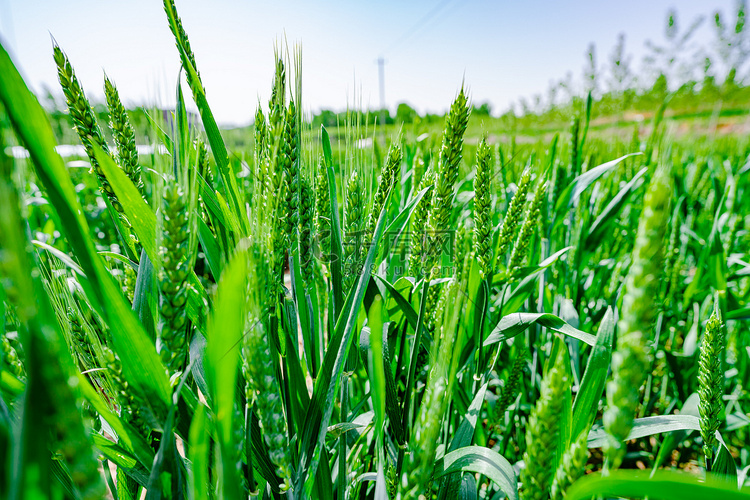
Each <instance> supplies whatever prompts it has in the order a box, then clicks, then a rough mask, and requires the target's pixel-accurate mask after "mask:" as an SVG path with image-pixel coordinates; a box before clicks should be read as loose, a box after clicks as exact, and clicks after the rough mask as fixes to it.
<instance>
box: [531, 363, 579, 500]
mask: <svg viewBox="0 0 750 500" xmlns="http://www.w3.org/2000/svg"><path fill="white" fill-rule="evenodd" d="M564 359H565V356H563V355H562V353H558V356H557V358H556V359H555V363H554V364H553V365H552V366H551V367H550V369H549V371H548V372H547V374H546V375H545V377H544V379H543V380H542V386H541V389H540V394H539V399H538V400H537V402H536V406H535V407H534V409H533V410H532V412H531V415H530V416H529V421H528V424H527V426H526V453H525V454H524V456H523V461H524V464H525V467H524V468H523V469H522V470H521V476H520V480H521V483H522V485H523V486H522V489H521V495H520V498H521V499H522V500H548V498H549V492H550V487H551V486H552V480H553V478H554V475H555V471H554V470H552V469H550V467H549V464H550V463H554V462H553V459H554V456H555V451H556V447H557V438H558V434H559V432H560V424H559V416H560V413H561V411H562V404H563V399H564V398H563V394H564V393H565V392H566V391H568V390H570V381H569V380H568V377H567V375H566V373H565V363H564Z"/></svg>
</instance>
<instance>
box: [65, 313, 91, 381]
mask: <svg viewBox="0 0 750 500" xmlns="http://www.w3.org/2000/svg"><path fill="white" fill-rule="evenodd" d="M67 314H68V324H69V326H70V334H71V336H72V338H73V341H75V346H76V351H77V352H78V355H79V357H80V359H81V364H83V366H84V370H88V369H90V368H94V367H95V363H94V352H93V350H92V348H91V342H89V339H88V336H87V335H86V330H85V325H84V322H83V318H81V316H80V314H79V313H78V311H77V310H75V309H73V308H72V307H69V308H68V313H67Z"/></svg>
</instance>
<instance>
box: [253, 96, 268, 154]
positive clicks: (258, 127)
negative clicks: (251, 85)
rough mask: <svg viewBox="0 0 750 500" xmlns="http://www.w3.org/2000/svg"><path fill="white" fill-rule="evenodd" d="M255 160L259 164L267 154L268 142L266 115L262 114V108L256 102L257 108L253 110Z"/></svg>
mask: <svg viewBox="0 0 750 500" xmlns="http://www.w3.org/2000/svg"><path fill="white" fill-rule="evenodd" d="M254 128H255V161H256V162H257V163H258V164H261V163H262V162H263V161H264V160H266V159H267V158H268V156H269V151H268V142H269V136H268V134H269V131H268V124H267V123H266V117H265V115H264V114H263V109H262V108H261V107H260V103H259V104H258V109H257V110H256V111H255V124H254Z"/></svg>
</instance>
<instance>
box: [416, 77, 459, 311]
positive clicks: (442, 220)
mask: <svg viewBox="0 0 750 500" xmlns="http://www.w3.org/2000/svg"><path fill="white" fill-rule="evenodd" d="M468 123H469V104H468V100H467V99H466V94H464V89H463V87H461V90H460V91H459V93H458V96H456V99H455V100H454V101H453V104H451V109H450V111H449V113H448V116H447V117H446V119H445V131H444V132H443V144H442V146H441V148H440V159H439V160H438V167H437V169H436V172H435V190H434V192H433V194H432V203H431V204H432V206H431V208H430V212H429V215H428V217H427V227H428V229H429V231H430V233H431V234H430V235H429V238H428V241H429V250H428V254H427V256H426V260H427V263H426V264H427V265H425V266H424V268H425V271H426V272H430V273H431V274H432V276H433V278H434V277H437V275H438V274H439V272H440V271H439V269H438V268H437V267H433V266H435V264H436V263H437V261H438V255H437V252H438V250H439V245H440V242H441V239H442V238H444V236H445V235H444V234H443V233H445V232H446V231H448V230H449V222H450V216H451V213H452V211H453V188H454V186H455V183H456V180H457V179H458V170H459V167H460V164H461V158H462V154H463V145H464V133H465V132H466V126H467V125H468ZM433 306H434V304H433Z"/></svg>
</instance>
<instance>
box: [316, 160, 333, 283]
mask: <svg viewBox="0 0 750 500" xmlns="http://www.w3.org/2000/svg"><path fill="white" fill-rule="evenodd" d="M315 232H316V233H317V235H318V238H319V241H320V253H321V260H322V263H323V265H325V266H326V268H327V267H328V264H329V262H328V256H329V255H330V254H331V195H330V192H329V190H328V172H326V164H325V160H324V159H323V157H322V156H321V157H320V158H319V160H318V171H317V175H316V176H315Z"/></svg>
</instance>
